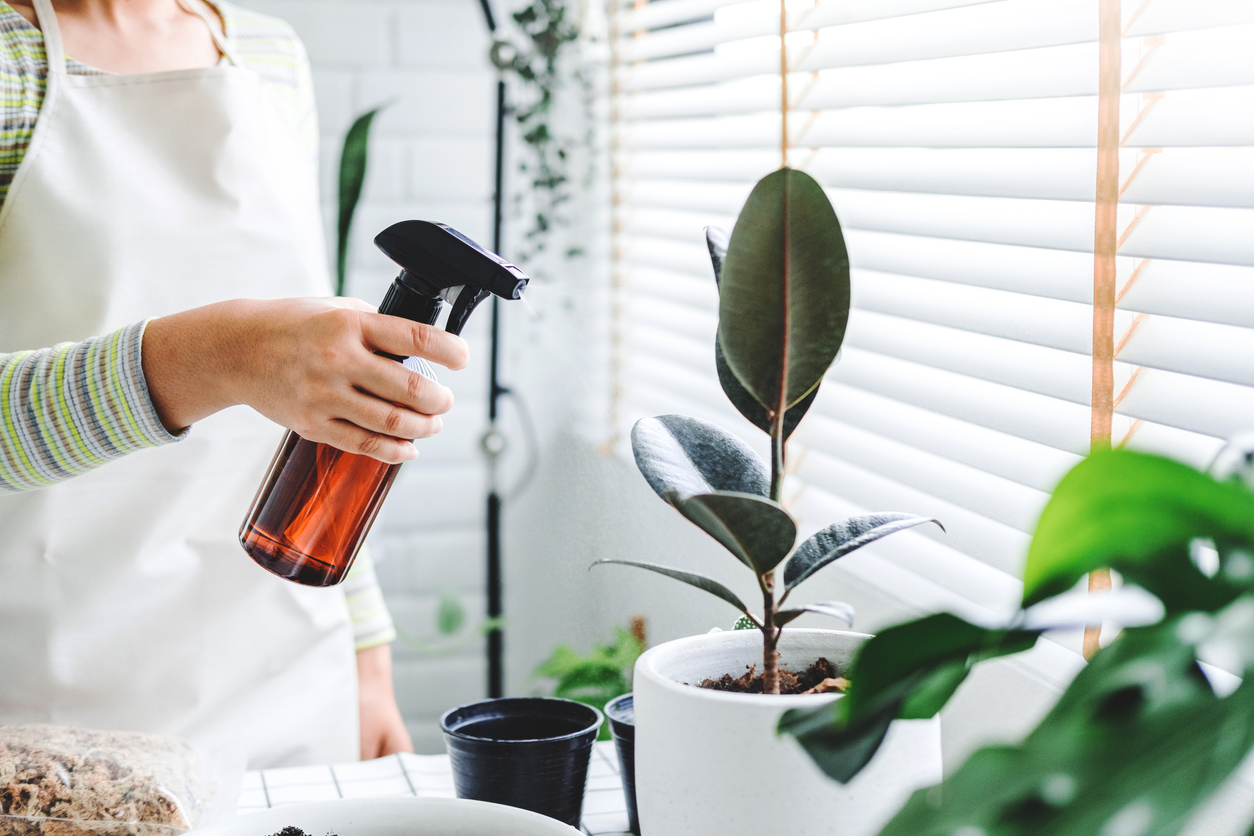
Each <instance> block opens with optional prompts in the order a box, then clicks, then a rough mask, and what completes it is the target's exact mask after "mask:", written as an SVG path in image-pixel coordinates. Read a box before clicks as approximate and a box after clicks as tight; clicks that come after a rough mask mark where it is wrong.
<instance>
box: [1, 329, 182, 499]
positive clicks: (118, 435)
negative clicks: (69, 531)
mask: <svg viewBox="0 0 1254 836" xmlns="http://www.w3.org/2000/svg"><path fill="white" fill-rule="evenodd" d="M147 325H148V321H144V322H137V323H135V324H134V325H128V326H126V327H125V328H121V329H119V330H117V331H115V332H113V333H112V334H108V335H106V336H103V337H92V338H91V339H89V340H85V341H83V342H81V343H62V344H60V345H57V346H53V347H52V348H45V349H40V350H38V351H20V352H17V353H15V354H0V493H15V492H17V491H28V490H34V489H35V488H42V487H45V486H47V485H53V484H56V483H57V482H62V481H65V480H66V479H69V478H70V477H72V476H77V475H79V474H81V473H86V472H87V471H89V470H92V469H94V468H97V467H99V466H100V465H102V464H105V463H106V462H110V461H113V460H114V459H117V458H120V457H122V456H124V455H126V454H127V453H132V452H135V451H136V450H142V449H144V448H147V447H156V446H158V445H161V444H167V443H169V442H172V441H177V440H179V439H180V438H182V437H183V436H174V435H171V434H170V433H169V432H168V431H166V429H165V427H164V426H162V424H161V419H160V418H158V417H157V411H156V408H155V407H154V406H153V404H152V400H151V398H150V397H149V395H148V384H147V382H146V381H145V380H144V371H143V367H142V365H141V363H140V357H141V351H142V348H143V337H144V329H145V328H146V327H147ZM184 434H186V432H184Z"/></svg>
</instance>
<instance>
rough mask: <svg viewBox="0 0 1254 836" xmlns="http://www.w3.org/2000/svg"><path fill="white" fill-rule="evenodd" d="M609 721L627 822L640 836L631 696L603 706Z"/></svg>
mask: <svg viewBox="0 0 1254 836" xmlns="http://www.w3.org/2000/svg"><path fill="white" fill-rule="evenodd" d="M605 716H606V717H608V718H609V720H610V731H611V732H612V733H613V735H614V748H615V749H617V750H618V770H619V772H620V773H621V774H622V776H623V795H625V796H627V821H628V823H629V824H630V827H631V832H632V833H634V834H636V836H640V818H639V817H638V816H637V815H636V709H635V702H634V701H633V699H632V695H631V694H623V695H622V696H621V697H615V698H614V699H612V700H610V701H609V702H607V703H606V704H605Z"/></svg>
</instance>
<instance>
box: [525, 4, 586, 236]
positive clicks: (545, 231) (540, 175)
mask: <svg viewBox="0 0 1254 836" xmlns="http://www.w3.org/2000/svg"><path fill="white" fill-rule="evenodd" d="M568 11H569V9H568V7H567V6H566V5H565V3H564V2H562V0H533V1H532V3H531V4H530V5H529V6H527V7H526V8H523V9H521V10H520V11H517V12H514V14H513V15H512V17H513V19H514V22H515V23H516V24H517V25H518V28H519V30H521V32H522V33H523V35H525V36H526V40H527V46H525V47H524V48H522V49H519V50H518V54H517V55H516V56H515V57H514V59H513V61H512V63H510V64H509V65H508V67H507V69H508V70H510V71H512V72H513V73H514V74H515V75H516V76H517V77H518V78H519V79H520V80H521V81H522V82H523V84H522V87H523V88H524V89H525V90H526V91H527V95H526V96H524V97H523V99H522V100H521V101H518V102H517V103H516V104H515V105H514V107H513V110H512V113H513V117H514V120H515V121H516V122H517V124H518V126H519V128H520V131H521V135H522V140H523V143H524V145H525V147H526V149H527V151H528V154H527V157H526V158H525V159H523V160H522V161H520V162H519V164H518V169H519V171H520V172H522V174H523V175H524V176H525V177H526V178H527V181H528V185H529V187H530V188H529V189H528V194H529V195H530V197H531V198H532V199H533V200H534V202H535V205H534V215H533V217H532V219H531V226H530V228H529V229H528V230H527V232H526V233H525V235H524V239H525V241H526V242H527V243H526V246H525V247H524V248H523V251H522V252H518V253H515V254H514V256H515V258H516V259H517V260H519V261H527V260H529V259H530V258H532V257H534V256H536V255H538V254H539V253H541V252H543V251H544V250H545V249H546V248H547V240H548V235H549V233H550V232H551V231H552V230H553V228H554V227H555V226H560V225H562V224H564V223H566V221H567V219H566V218H565V216H564V215H563V214H562V209H561V207H562V204H564V203H567V202H568V201H569V200H570V199H571V191H570V175H569V172H568V168H569V160H570V152H571V146H572V141H571V139H570V138H568V137H564V136H560V135H559V134H558V133H557V132H556V131H554V129H553V127H552V122H551V115H552V107H553V102H554V97H555V92H556V91H557V89H558V87H559V86H560V84H561V77H560V75H559V72H558V67H559V62H560V59H561V58H562V56H563V55H564V54H565V52H566V49H565V48H566V47H567V45H569V44H572V43H574V42H575V41H576V40H577V39H578V37H579V28H578V27H577V26H576V25H575V24H574V23H572V22H571V21H569V20H568V19H567V13H568ZM580 80H581V81H583V79H582V76H581V75H580ZM521 198H522V196H521V195H520V200H521ZM567 254H568V255H574V254H576V253H575V252H574V251H571V252H568V253H567Z"/></svg>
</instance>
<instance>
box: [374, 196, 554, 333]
mask: <svg viewBox="0 0 1254 836" xmlns="http://www.w3.org/2000/svg"><path fill="white" fill-rule="evenodd" d="M374 243H375V246H377V247H378V248H379V249H380V250H382V251H383V254H384V255H386V256H387V257H388V258H390V259H392V260H393V261H395V262H396V263H397V264H399V265H400V266H401V274H400V275H399V276H397V277H396V281H395V282H393V283H392V289H391V290H389V291H388V296H387V298H386V299H384V301H383V305H382V306H380V307H379V312H380V313H386V314H392V315H394V316H403V317H405V318H406V319H412V320H415V321H418V322H428V323H434V322H435V320H436V318H437V317H438V316H439V313H440V308H441V307H442V306H443V305H442V303H443V302H448V303H449V304H451V305H452V306H453V308H452V310H451V311H449V317H448V325H447V326H446V330H448V331H450V332H452V333H454V334H459V333H461V330H462V328H463V327H464V326H465V324H466V320H467V319H468V318H469V317H470V314H471V312H472V311H474V309H475V306H476V305H478V304H479V303H480V302H482V301H483V300H484V299H486V298H488V296H489V295H490V294H493V293H495V294H496V295H497V296H500V297H501V298H502V299H519V298H521V297H522V294H523V290H524V289H525V288H526V287H527V282H528V281H530V278H529V277H528V276H527V274H526V273H524V272H523V271H522V270H519V269H518V268H517V267H515V266H514V265H513V264H510V263H509V262H508V261H506V260H505V259H503V258H501V257H500V256H499V255H496V254H495V253H492V252H489V251H488V250H485V249H484V248H483V247H481V246H479V245H478V244H476V243H475V242H474V241H471V240H470V239H469V238H467V237H466V236H465V235H462V234H461V233H460V232H458V231H457V230H455V229H453V228H452V227H450V226H445V225H444V224H438V223H431V222H430V221H401V222H400V223H396V224H392V225H391V226H389V227H388V228H387V229H385V230H383V231H382V232H380V233H379V234H378V235H376V236H375V239H374Z"/></svg>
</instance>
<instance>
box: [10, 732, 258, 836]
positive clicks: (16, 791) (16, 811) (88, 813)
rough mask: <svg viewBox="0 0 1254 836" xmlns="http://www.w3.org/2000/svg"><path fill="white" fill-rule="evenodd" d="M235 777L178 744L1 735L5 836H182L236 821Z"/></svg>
mask: <svg viewBox="0 0 1254 836" xmlns="http://www.w3.org/2000/svg"><path fill="white" fill-rule="evenodd" d="M232 771H233V770H231V769H229V768H228V769H225V770H224V769H222V768H220V765H219V764H218V763H215V762H212V761H211V760H210V759H209V758H206V757H205V756H204V755H202V754H201V753H200V752H198V751H197V750H196V749H195V748H193V747H192V746H191V744H189V743H187V742H186V741H183V740H180V739H178V738H175V737H165V736H162V735H156V734H140V733H136V732H106V731H92V730H88V729H77V728H68V727H65V726H48V725H26V726H0V833H4V834H13V836H176V834H180V833H183V832H185V831H187V830H191V829H192V828H194V827H199V826H200V825H202V824H206V823H208V822H209V821H211V820H212V819H214V818H218V817H220V816H221V815H222V814H223V813H224V812H225V813H226V814H228V815H229V813H230V811H231V810H232V809H233V808H234V806H235V801H236V799H237V798H238V795H239V776H238V775H237V776H234V780H233V781H232V775H231V774H230V773H231V772H232ZM232 784H233V785H234V786H233V794H232V786H231V785H232Z"/></svg>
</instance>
